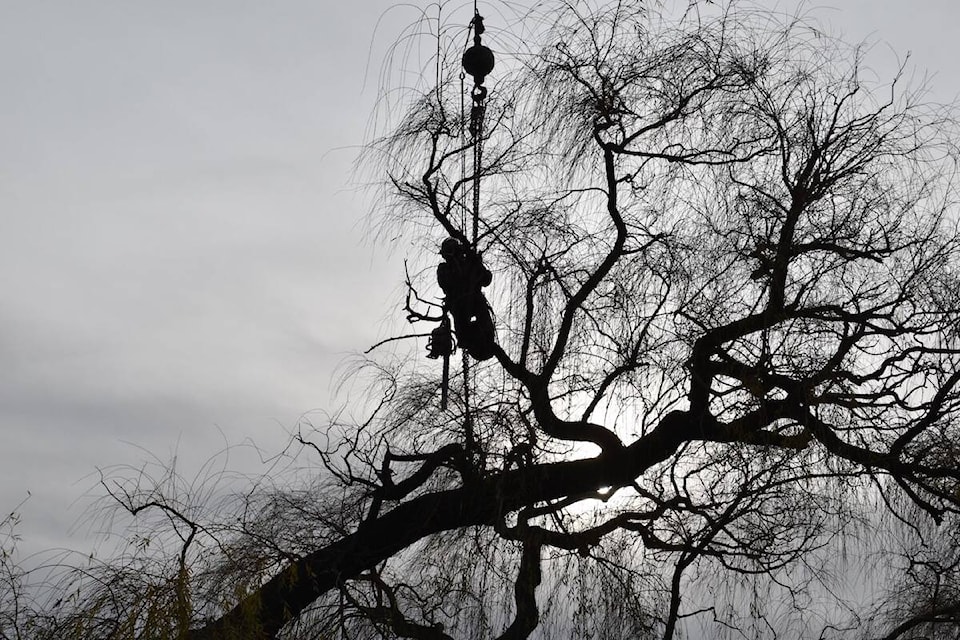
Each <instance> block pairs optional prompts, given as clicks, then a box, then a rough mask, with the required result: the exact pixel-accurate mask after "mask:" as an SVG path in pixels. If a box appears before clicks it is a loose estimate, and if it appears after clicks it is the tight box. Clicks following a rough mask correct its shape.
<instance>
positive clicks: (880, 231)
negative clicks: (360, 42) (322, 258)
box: [78, 2, 960, 640]
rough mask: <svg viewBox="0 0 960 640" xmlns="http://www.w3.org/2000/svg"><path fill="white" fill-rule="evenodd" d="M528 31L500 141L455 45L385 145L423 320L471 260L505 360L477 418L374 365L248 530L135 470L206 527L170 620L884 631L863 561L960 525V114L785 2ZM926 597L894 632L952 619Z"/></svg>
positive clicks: (412, 307)
mask: <svg viewBox="0 0 960 640" xmlns="http://www.w3.org/2000/svg"><path fill="white" fill-rule="evenodd" d="M511 28H512V29H514V30H515V33H517V34H520V33H522V34H523V37H524V38H525V40H526V41H527V42H528V43H529V44H527V45H525V47H524V48H522V49H521V47H520V45H519V44H518V40H516V39H513V38H512V36H511V33H510V32H509V31H503V32H496V31H495V30H494V31H493V33H492V34H491V33H489V32H488V34H487V35H486V37H487V42H493V43H495V44H497V45H500V46H499V47H498V54H497V55H498V61H497V67H496V70H495V71H494V73H493V76H492V78H491V80H490V81H489V82H488V83H489V84H490V92H489V95H488V96H487V97H486V100H485V101H484V102H483V105H482V106H483V107H484V112H483V121H482V124H483V126H482V128H481V127H477V118H478V116H477V115H476V112H474V114H473V115H472V116H471V113H470V112H471V109H470V108H469V105H467V106H464V102H465V101H469V96H467V98H466V99H465V98H464V93H463V83H461V82H458V81H457V75H458V74H459V72H460V70H459V53H460V52H459V51H452V52H448V55H446V56H444V57H443V58H442V60H441V61H440V62H441V63H442V64H440V65H439V68H440V69H441V75H440V77H439V86H438V87H431V88H429V90H425V91H423V92H422V93H421V94H420V95H418V96H417V97H416V99H415V100H413V101H411V102H410V103H409V105H408V107H407V109H406V110H405V111H404V112H403V114H402V115H401V116H400V117H399V118H398V119H397V120H396V121H395V122H394V127H393V128H392V130H391V132H390V133H389V135H386V136H384V137H383V138H381V139H379V140H377V141H376V142H375V143H373V144H372V145H371V150H370V153H371V157H374V158H375V159H376V161H377V162H378V163H379V164H378V165H377V166H378V167H379V169H381V170H382V171H383V174H384V175H386V176H387V180H386V181H385V192H384V193H385V194H386V196H385V198H384V204H383V210H384V211H385V213H384V219H385V224H388V225H390V226H391V228H392V229H396V228H399V229H400V231H401V232H403V233H406V234H408V236H409V237H411V238H413V239H414V241H416V242H418V243H419V246H420V248H421V249H422V253H421V254H420V256H419V259H418V261H417V262H416V265H414V267H413V268H412V269H411V275H409V276H408V286H409V291H410V292H409V295H408V297H407V301H406V310H407V312H408V313H409V314H410V317H411V318H412V319H418V320H424V319H426V318H437V317H438V309H439V305H440V298H441V295H442V293H441V291H440V288H439V287H438V285H437V282H436V280H435V276H434V265H435V264H436V263H435V262H434V263H433V264H431V261H432V260H433V258H432V256H435V255H436V254H435V252H436V250H437V248H438V247H439V246H440V244H441V241H442V240H443V239H444V238H446V237H453V238H455V239H458V240H459V241H461V242H462V243H463V244H464V245H468V244H469V245H471V250H474V251H476V253H477V255H482V260H483V262H484V264H485V266H486V268H488V269H489V270H490V271H491V272H492V284H491V285H490V286H489V287H488V288H486V289H485V290H484V291H485V294H486V298H487V299H488V300H489V302H490V305H491V308H492V310H493V313H494V317H495V324H496V343H495V344H494V345H492V347H491V349H492V354H493V357H492V358H490V359H485V360H483V361H476V360H474V359H472V358H470V357H469V356H467V355H464V358H465V361H464V364H463V365H462V367H461V366H459V363H458V361H456V360H455V361H454V363H455V364H457V366H455V367H453V369H454V370H455V371H454V372H453V373H452V374H451V379H450V382H449V384H450V389H449V394H450V395H449V399H448V401H447V403H446V407H445V408H443V407H442V406H441V389H440V387H441V380H440V372H439V367H437V368H436V369H437V370H436V371H435V370H434V369H435V368H434V367H432V366H424V364H423V361H420V362H417V361H416V360H415V359H411V358H404V357H401V356H399V355H394V356H391V355H385V356H382V357H373V356H372V357H371V358H370V359H369V360H365V361H363V362H361V363H360V364H359V365H358V367H357V371H356V375H357V376H358V378H359V379H361V380H363V381H364V382H365V383H366V384H367V387H366V389H367V394H368V395H367V402H368V404H369V407H370V411H369V413H368V415H366V416H365V417H363V418H362V419H358V420H349V419H345V418H342V417H340V416H334V417H332V418H331V419H330V420H329V421H327V422H326V423H325V424H323V425H322V426H321V427H320V428H317V429H315V430H311V429H309V428H306V427H307V425H305V428H304V429H302V430H301V434H300V437H299V438H298V445H299V446H300V447H301V453H302V454H303V455H304V456H306V459H308V460H310V459H312V460H314V461H319V462H320V463H322V469H313V470H311V472H310V473H309V474H306V478H307V479H306V480H303V481H302V482H301V483H300V484H298V485H289V484H277V485H276V486H274V485H263V484H262V485H260V486H257V487H255V488H254V489H252V490H251V491H250V492H248V493H246V494H244V495H243V496H241V497H240V498H239V499H238V500H236V501H235V502H232V503H229V505H230V506H229V507H228V508H226V511H223V510H221V511H220V512H219V513H220V515H219V516H216V517H215V516H213V515H209V516H201V515H198V514H197V513H196V512H195V511H194V510H193V509H192V507H190V506H189V505H187V504H185V503H183V502H176V501H174V499H173V498H172V497H171V496H170V494H169V493H164V492H156V491H154V490H153V488H154V487H155V486H158V485H162V484H163V483H162V482H161V483H155V484H151V483H150V482H144V481H143V478H142V477H138V478H134V482H133V483H132V484H130V485H114V484H109V483H108V485H107V486H108V487H111V491H112V492H113V495H115V496H116V497H117V498H118V501H119V504H122V505H123V506H124V507H125V508H127V509H128V510H129V511H130V512H131V513H140V512H142V511H147V512H152V513H160V514H162V515H163V516H164V517H165V518H168V522H169V523H171V527H172V528H171V529H170V531H173V532H174V533H175V534H178V535H179V537H176V538H172V539H173V540H174V541H175V542H176V543H177V544H178V545H179V547H178V549H179V551H177V552H176V553H174V554H172V555H170V556H168V557H171V558H173V557H175V558H176V561H174V562H172V563H170V564H169V566H168V567H167V569H166V573H165V574H164V573H163V572H161V573H159V574H158V575H166V576H168V578H167V580H168V584H171V585H175V587H176V588H173V590H172V591H170V590H168V591H167V592H166V593H167V594H168V596H167V597H168V598H170V599H171V602H174V604H173V605H171V608H172V609H173V610H175V611H177V612H178V613H177V614H176V615H173V616H171V620H172V622H171V623H170V625H169V626H168V627H167V628H168V629H169V630H170V631H169V636H167V637H188V638H193V639H198V640H199V639H203V638H231V637H238V638H239V637H243V638H278V637H297V638H370V637H388V638H390V637H405V638H431V639H434V638H436V639H441V638H467V637H470V638H472V637H478V638H480V637H482V638H500V639H504V640H505V639H516V638H527V637H531V634H534V633H535V630H538V631H536V633H537V634H539V635H538V636H537V637H597V638H641V637H651V638H653V637H656V638H664V639H667V638H673V637H676V636H677V634H678V633H680V632H681V631H682V629H683V628H687V629H694V628H697V626H698V625H700V626H703V627H705V628H709V629H711V633H712V634H716V633H718V632H721V631H723V630H727V631H730V632H731V633H733V632H734V631H736V632H737V633H739V634H741V636H743V635H745V636H747V637H776V636H777V634H783V635H784V636H790V637H793V636H796V635H798V634H797V632H796V627H792V626H791V625H804V627H803V628H805V629H807V630H808V631H807V632H805V633H804V634H803V635H805V637H806V633H811V634H813V635H816V634H817V633H820V631H819V629H822V630H823V633H824V634H827V633H828V632H829V633H834V634H836V635H839V634H841V632H842V629H843V628H845V629H846V630H847V631H849V632H850V634H851V635H856V634H857V633H858V632H857V631H856V630H857V629H858V628H859V624H860V622H862V621H864V620H866V619H867V618H868V617H869V613H868V612H866V611H858V610H857V609H855V608H853V607H852V606H850V604H849V603H848V602H847V600H846V599H845V598H844V597H843V595H842V593H840V592H839V590H838V588H837V587H836V584H835V583H836V580H832V579H831V574H832V573H837V572H838V570H837V569H836V565H837V563H838V562H839V560H838V558H839V554H838V551H837V550H838V549H840V548H842V546H843V545H845V544H855V543H856V540H857V539H858V536H864V535H872V534H871V533H870V532H871V531H873V530H874V529H875V528H877V527H880V526H882V524H881V522H880V520H878V518H876V517H875V516H874V511H875V505H876V504H878V503H879V504H880V505H881V506H883V508H884V509H888V510H889V511H890V513H891V514H893V515H894V516H896V517H900V518H905V519H909V520H910V521H911V522H913V521H915V520H917V521H918V520H926V521H928V523H927V524H924V525H923V526H920V525H917V527H916V530H915V532H914V533H915V536H916V538H915V541H916V542H917V544H918V545H919V544H921V543H929V542H930V541H931V540H932V539H934V538H936V537H937V536H939V535H944V534H943V533H942V532H943V531H944V530H948V531H950V532H951V533H950V534H949V535H950V536H953V538H954V539H955V537H956V524H955V523H956V520H955V517H956V514H957V512H958V506H960V470H958V465H957V454H956V452H957V450H958V443H960V432H958V416H960V384H958V383H960V366H958V364H960V342H958V328H960V324H958V323H960V309H958V300H960V297H958V293H957V292H958V291H960V279H958V267H960V244H958V237H957V229H956V223H957V218H956V210H955V208H954V207H955V204H954V203H955V198H956V193H955V191H954V189H955V172H956V164H955V160H956V157H957V156H956V149H955V147H954V144H953V139H954V138H953V136H954V135H955V133H956V125H955V121H954V120H953V118H952V116H951V113H950V111H949V110H947V109H941V108H937V107H935V106H931V105H928V104H925V103H924V102H923V101H922V97H923V96H922V94H918V93H915V92H911V90H910V88H909V87H904V86H903V84H904V83H903V79H902V77H901V76H900V75H897V76H896V77H894V78H892V79H890V81H889V82H883V81H879V80H875V79H873V76H872V74H871V73H870V72H869V70H868V68H867V67H866V66H865V64H864V61H863V58H864V54H865V52H864V50H862V49H861V48H858V47H853V46H848V45H846V44H844V43H843V42H840V41H838V40H836V39H834V38H831V37H828V36H827V35H825V34H824V33H822V32H821V31H820V30H818V29H817V28H816V26H815V25H811V24H810V23H808V22H806V21H804V20H801V19H795V18H789V17H786V16H783V15H779V14H775V13H771V12H767V11H764V10H760V9H756V8H740V7H737V6H735V5H734V6H725V7H717V6H716V5H715V4H712V3H711V4H709V5H703V6H693V7H691V8H689V9H688V10H686V11H680V12H674V11H672V10H671V9H669V8H664V9H662V10H661V9H658V8H657V7H655V6H653V3H614V4H610V5H604V6H600V7H594V8H590V7H587V6H585V5H584V4H583V3H575V2H560V3H557V4H556V5H555V6H551V7H549V10H548V9H542V10H539V11H538V12H535V13H531V14H529V15H527V16H526V17H525V18H524V20H522V21H519V22H518V23H517V24H516V25H512V26H511ZM460 43H462V38H459V37H458V38H457V46H458V47H459V45H460ZM511 51H513V52H516V53H517V55H516V56H515V57H511V56H510V52H511ZM494 78H495V80H494ZM471 118H472V119H471ZM471 131H472V133H471ZM481 149H482V154H481V153H479V151H480V150H481ZM475 160H479V164H477V165H474V161H475ZM475 197H477V198H478V201H479V203H480V206H479V209H477V210H476V211H478V214H479V215H478V217H477V218H476V224H477V236H476V242H475V244H474V242H473V240H474V238H473V234H472V229H471V227H472V225H473V224H474V219H473V215H474V211H475V209H474V202H475V200H474V198H475ZM438 260H439V258H438ZM421 326H423V325H421ZM428 332H429V330H428V331H425V332H419V333H420V334H421V335H422V334H423V333H428ZM376 353H378V352H377V351H375V352H374V354H375V355H376ZM296 471H297V472H298V473H299V472H301V471H303V467H296ZM300 476H301V478H302V477H303V474H300ZM111 482H112V481H111ZM118 487H125V488H123V489H120V488H118ZM161 495H162V496H164V497H160V496H161ZM224 504H227V503H224ZM905 505H907V506H905ZM224 514H226V515H224ZM948 548H949V549H954V551H952V552H951V553H952V554H953V556H955V548H956V547H948ZM947 555H949V554H947ZM913 557H914V558H919V557H920V556H919V555H917V554H914V556H913ZM938 557H939V558H940V559H941V560H942V558H943V557H944V554H941V555H940V556H938ZM938 562H939V560H938ZM951 562H952V564H949V565H948V566H947V567H946V570H948V571H950V572H952V574H951V575H954V576H955V574H956V562H955V558H954V560H952V561H951ZM909 570H910V571H913V572H914V574H916V573H917V572H920V573H922V572H926V571H934V569H933V568H932V565H917V566H912V565H911V566H910V567H909ZM941 573H942V572H941ZM938 575H940V574H938ZM172 576H177V577H176V578H174V577H172ZM103 583H104V584H107V583H109V581H104V582H103ZM923 584H929V580H927V581H926V582H924V583H923ZM187 591H189V593H187ZM127 592H128V596H126V598H127V599H124V598H123V597H121V598H119V599H118V600H117V601H116V602H115V603H114V604H111V605H110V607H105V606H104V605H103V604H102V603H101V606H100V609H99V611H101V612H104V611H107V609H109V610H110V611H112V612H114V613H113V614H114V615H119V613H118V612H121V611H123V610H124V608H125V607H126V611H127V614H129V611H130V609H129V606H128V605H129V602H130V598H133V599H134V600H136V598H137V597H140V596H142V593H143V590H142V589H141V590H140V592H139V595H138V594H137V589H133V590H130V589H127ZM906 593H907V592H906V591H904V592H902V593H901V595H902V596H903V597H899V599H898V600H897V601H898V602H900V603H902V604H903V605H904V608H903V609H902V610H898V616H899V617H897V618H895V619H890V620H886V621H884V622H883V624H887V625H888V626H887V630H886V631H885V633H889V634H890V635H889V636H888V637H891V638H895V637H904V636H901V635H898V625H899V626H900V627H899V628H903V629H907V628H913V626H916V624H919V622H918V623H916V624H914V623H913V622H912V621H914V620H919V621H920V622H923V623H927V622H930V620H929V619H928V618H929V616H934V615H939V610H937V609H936V606H938V605H937V603H938V602H940V601H938V600H930V599H929V598H928V599H926V600H923V598H920V597H919V596H917V597H913V596H911V597H910V598H908V597H906V595H904V594H906ZM910 593H911V594H914V595H916V593H919V592H916V593H915V592H913V591H911V592H910ZM131 594H132V595H131ZM861 595H862V594H861ZM894 595H895V596H896V594H894ZM927 595H929V594H927ZM828 596H829V597H828ZM823 598H827V599H828V601H829V602H828V604H827V605H825V606H822V607H820V608H819V609H818V608H817V606H816V602H814V601H815V600H816V601H819V600H821V599H823ZM911 598H913V599H911ZM895 599H897V598H895ZM950 602H951V603H953V604H952V605H951V606H954V607H955V606H956V602H957V600H956V599H953V600H951V601H950ZM918 603H919V604H918ZM924 603H926V604H924ZM909 604H917V606H919V608H916V607H913V608H910V607H907V605H909ZM927 604H929V607H928V608H926V609H924V608H923V607H925V606H927ZM80 611H81V612H82V607H81V608H80ZM924 612H926V614H925V613H924ZM78 615H79V614H78ZM923 615H928V618H923V619H920V618H918V617H916V616H923ZM952 615H953V617H952V618H951V620H952V621H953V622H952V624H954V627H952V628H953V629H956V620H957V617H956V611H955V610H954V611H952ZM107 617H109V616H107ZM844 625H846V626H845V627H844ZM910 625H913V626H910ZM151 628H156V625H155V624H153V623H150V622H148V621H147V620H146V618H143V617H141V618H139V619H137V620H134V621H133V623H132V626H131V627H129V628H125V630H116V629H115V631H111V632H107V631H104V629H106V627H101V633H100V635H96V634H92V637H127V636H124V635H123V634H124V633H127V634H128V635H130V636H131V637H133V636H136V637H141V635H142V636H143V637H151V636H150V635H149V633H148V631H149V629H151ZM864 628H865V627H864ZM791 629H792V631H791ZM810 629H817V631H809V630H810ZM111 634H112V635H111ZM138 634H140V635H138ZM157 637H159V635H158V636H157Z"/></svg>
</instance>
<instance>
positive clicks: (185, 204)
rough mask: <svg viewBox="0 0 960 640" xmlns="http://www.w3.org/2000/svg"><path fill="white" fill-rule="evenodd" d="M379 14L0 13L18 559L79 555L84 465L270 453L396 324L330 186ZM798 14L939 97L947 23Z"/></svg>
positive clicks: (369, 252) (353, 118) (0, 253)
mask: <svg viewBox="0 0 960 640" xmlns="http://www.w3.org/2000/svg"><path fill="white" fill-rule="evenodd" d="M531 1H532V0H531ZM394 4H396V3H394V2H391V1H389V0H362V1H354V2H343V1H336V2H334V1H333V0H275V1H272V2H267V1H266V0H258V1H255V0H190V1H189V2H187V1H185V0H184V1H171V0H138V1H136V2H131V1H130V0H0V437H2V440H0V474H2V475H0V511H2V512H3V513H6V512H8V511H9V510H10V509H13V508H14V507H15V506H16V505H18V504H19V503H20V502H21V501H22V500H23V499H24V498H25V497H26V495H27V492H28V491H29V492H30V493H31V494H32V496H31V498H30V499H29V500H28V501H27V502H26V504H25V505H24V506H23V507H22V509H21V512H22V515H23V518H24V522H23V526H22V527H21V529H20V533H21V534H23V536H24V549H25V550H28V551H31V550H37V549H42V548H47V547H50V546H62V545H71V546H77V545H78V544H81V543H78V542H77V538H78V537H79V538H81V539H82V537H83V535H82V534H74V535H75V537H74V538H73V539H71V538H69V537H68V530H69V529H70V526H71V524H72V523H74V522H75V521H76V520H77V519H78V518H79V517H80V516H81V515H82V510H83V507H84V505H87V504H89V503H88V502H87V501H85V500H83V499H80V496H82V495H83V493H84V492H85V491H87V490H88V489H90V488H91V486H92V485H93V482H94V477H93V476H91V473H92V472H93V471H94V470H95V469H96V468H97V467H105V466H110V465H114V464H118V463H127V464H133V465H136V464H138V463H139V461H141V460H142V459H144V457H145V456H146V453H145V452H146V451H149V452H151V453H153V454H156V455H157V456H159V457H160V458H166V457H169V456H170V455H172V454H173V453H174V452H178V455H179V457H180V458H181V460H182V462H181V464H182V465H186V466H187V470H186V471H185V473H187V474H188V475H189V473H190V471H189V468H190V466H191V465H193V466H194V467H197V466H199V464H200V463H201V462H202V461H203V460H204V459H205V458H206V457H208V456H210V455H211V454H213V453H215V452H217V451H218V450H220V449H222V448H223V446H224V445H225V444H226V443H230V444H237V443H240V442H242V441H244V439H247V438H251V439H253V440H255V441H256V442H257V443H259V444H260V445H261V446H262V447H263V448H264V449H265V450H267V451H275V450H277V449H279V448H280V447H281V446H282V445H283V443H284V442H285V441H286V439H287V437H288V434H289V432H290V430H292V429H294V428H295V426H296V423H297V420H298V418H299V416H301V415H302V414H304V413H307V412H310V411H312V410H315V409H319V408H325V407H326V408H329V407H330V402H331V400H330V387H331V381H332V380H333V376H334V369H335V367H336V365H337V364H338V363H339V362H340V361H341V360H342V358H343V357H344V356H345V355H346V354H347V353H349V352H351V351H358V350H362V349H364V348H365V347H366V346H369V344H371V343H372V342H374V341H376V340H377V339H378V338H381V337H384V336H383V335H382V334H383V332H384V330H385V327H386V326H387V324H386V319H387V318H389V317H399V316H400V315H401V314H400V312H399V311H398V310H396V309H395V308H392V307H391V304H392V303H394V302H396V300H397V294H398V291H399V288H398V286H399V284H400V283H401V282H402V278H403V273H402V258H403V255H402V250H400V251H395V252H394V253H393V254H391V255H388V256H384V255H383V254H382V250H381V248H378V247H377V246H375V245H371V244H370V243H369V242H365V239H364V238H363V230H364V227H363V223H362V220H363V218H364V216H365V215H366V213H367V205H368V204H369V203H368V202H367V201H366V200H365V199H364V198H363V197H362V196H361V195H359V194H357V193H355V192H353V191H352V190H351V186H350V184H351V180H352V178H353V170H352V163H353V161H354V160H355V158H356V146H357V145H359V144H361V143H363V142H364V140H365V136H366V132H367V130H368V126H369V123H370V120H369V119H370V116H371V113H372V111H373V109H374V105H375V102H376V100H377V91H378V89H379V87H380V85H379V80H378V76H379V74H380V70H381V64H382V53H383V51H384V50H385V49H386V47H388V46H389V45H390V44H392V42H393V40H394V38H395V37H396V36H397V34H398V32H399V30H400V29H401V28H402V27H403V26H405V25H407V24H409V23H411V22H413V21H414V20H415V19H416V18H417V13H416V11H415V10H414V9H411V8H409V7H408V8H398V9H396V10H392V11H389V12H387V13H386V19H385V21H384V22H383V23H382V24H381V25H380V27H379V29H378V30H377V31H376V32H375V27H376V24H377V21H378V19H379V18H381V16H383V15H384V12H385V11H387V9H388V8H389V7H390V6H392V5H394ZM484 4H485V3H484V2H480V9H481V13H483V12H484ZM425 5H426V3H425V2H424V3H421V6H425ZM781 6H785V7H791V6H794V3H792V2H788V3H781ZM807 6H808V7H809V8H810V10H811V12H812V13H813V14H814V15H816V16H818V17H819V18H820V19H821V20H823V21H824V22H826V23H827V24H830V25H832V26H833V27H834V28H835V29H837V30H840V31H842V32H844V33H846V34H847V36H848V38H849V39H851V40H860V39H863V38H868V37H869V38H872V39H873V40H874V41H877V42H879V43H880V44H879V45H878V48H879V49H881V50H882V51H887V47H890V48H892V50H894V51H896V52H898V53H899V54H901V55H903V54H906V52H908V51H910V52H912V58H911V59H912V62H913V65H914V66H915V67H916V68H918V69H920V70H921V71H922V70H926V71H929V72H930V74H932V76H933V78H932V81H931V88H932V89H933V92H932V94H931V97H932V98H933V99H936V100H940V101H951V100H953V99H954V98H955V97H956V96H957V95H958V94H960V39H958V38H957V37H956V25H957V24H958V22H960V8H958V7H957V5H956V2H955V0H936V1H934V0H915V1H914V2H912V3H907V2H903V1H902V0H850V1H847V0H833V2H832V3H828V4H822V5H821V4H817V3H808V4H807ZM448 7H449V12H450V13H451V14H454V12H455V10H456V9H457V8H458V7H462V9H461V10H460V15H462V17H463V21H466V20H469V17H470V15H469V8H468V7H467V6H466V3H464V4H463V5H460V4H458V3H450V4H449V5H448ZM493 15H495V12H492V11H491V12H490V13H489V14H488V16H487V22H488V28H490V29H491V31H493V30H494V29H495V28H496V26H497V25H495V24H494V18H493ZM494 48H496V47H495V46H494ZM371 52H372V54H373V55H372V59H371V60H370V66H369V68H368V66H367V64H368V57H370V55H369V54H370V53H371ZM497 53H498V55H509V52H508V51H497ZM894 59H895V58H894V56H892V55H889V54H883V55H881V56H880V58H879V60H882V64H889V63H891V62H892V61H893V60H894ZM882 64H881V65H879V66H882ZM875 66H877V65H875ZM878 72H879V74H880V75H881V76H885V75H889V73H888V72H887V71H886V70H885V69H883V68H879V69H878ZM491 80H493V79H491ZM488 84H490V83H488ZM78 500H79V501H78Z"/></svg>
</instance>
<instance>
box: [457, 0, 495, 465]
mask: <svg viewBox="0 0 960 640" xmlns="http://www.w3.org/2000/svg"><path fill="white" fill-rule="evenodd" d="M470 27H472V29H473V46H471V47H469V48H467V49H466V51H464V53H463V61H462V62H463V69H464V72H465V73H466V74H469V75H471V76H472V77H473V83H474V84H473V89H472V90H471V91H470V97H471V100H472V103H473V104H472V105H471V107H470V123H469V126H468V130H469V132H470V137H471V139H472V141H473V185H472V186H473V201H472V203H471V204H472V208H471V211H470V214H471V215H472V229H471V231H472V234H471V236H470V247H471V249H472V250H473V251H477V242H478V239H479V235H480V175H481V173H482V167H483V124H484V116H485V114H486V98H487V89H486V87H484V86H483V80H484V78H485V77H486V75H487V74H489V73H490V72H491V71H492V70H493V52H492V51H490V49H488V48H487V47H485V46H484V45H483V43H482V41H481V36H482V35H483V32H484V26H483V17H482V16H481V15H480V12H479V10H478V9H477V1H476V0H474V3H473V20H471V21H470ZM467 37H468V42H469V31H468V35H467ZM463 79H464V74H463V73H461V75H460V81H461V94H460V95H461V103H460V104H461V117H462V116H463V115H464V114H463V95H464V93H465V92H464V91H463ZM464 173H465V171H464ZM464 231H466V229H464ZM462 355H463V405H464V432H465V441H466V442H465V444H466V448H467V451H468V452H469V451H474V450H476V445H477V442H476V436H475V433H474V428H473V417H472V415H471V412H470V362H469V358H468V357H467V353H466V352H464V353H463V354H462Z"/></svg>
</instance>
